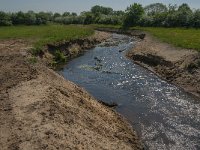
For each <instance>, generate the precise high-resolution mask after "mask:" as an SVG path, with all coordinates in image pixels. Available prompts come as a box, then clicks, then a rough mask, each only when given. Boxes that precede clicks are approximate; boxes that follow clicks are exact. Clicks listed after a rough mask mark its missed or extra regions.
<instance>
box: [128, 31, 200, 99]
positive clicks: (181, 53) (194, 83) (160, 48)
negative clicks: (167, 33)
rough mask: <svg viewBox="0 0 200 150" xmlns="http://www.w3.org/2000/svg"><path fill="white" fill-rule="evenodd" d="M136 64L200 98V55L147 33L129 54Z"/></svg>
mask: <svg viewBox="0 0 200 150" xmlns="http://www.w3.org/2000/svg"><path fill="white" fill-rule="evenodd" d="M127 56H128V57H129V58H131V59H132V60H134V61H135V62H136V63H138V64H140V65H142V66H144V67H146V68H148V69H150V70H151V71H153V72H154V73H156V74H157V75H158V76H160V77H161V78H163V79H165V80H167V81H169V82H170V83H173V84H175V85H177V86H179V87H181V88H183V89H185V90H186V91H187V92H190V93H192V94H194V95H196V96H198V97H200V53H198V52H197V51H195V50H188V49H181V48H175V47H173V46H172V45H170V44H167V43H163V42H160V41H158V40H157V39H155V38H154V37H152V36H151V35H150V34H148V33H146V37H145V39H144V40H141V41H139V42H137V44H136V45H135V47H134V48H133V49H132V50H131V51H130V52H129V53H128V54H127Z"/></svg>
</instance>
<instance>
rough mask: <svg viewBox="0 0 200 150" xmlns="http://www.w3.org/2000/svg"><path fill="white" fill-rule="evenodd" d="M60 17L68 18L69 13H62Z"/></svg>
mask: <svg viewBox="0 0 200 150" xmlns="http://www.w3.org/2000/svg"><path fill="white" fill-rule="evenodd" d="M62 16H63V17H67V16H70V12H64V13H63V14H62Z"/></svg>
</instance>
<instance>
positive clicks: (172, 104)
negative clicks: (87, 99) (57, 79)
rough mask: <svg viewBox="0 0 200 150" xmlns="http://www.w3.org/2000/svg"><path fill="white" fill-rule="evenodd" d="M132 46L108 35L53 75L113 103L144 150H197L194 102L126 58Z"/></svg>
mask: <svg viewBox="0 0 200 150" xmlns="http://www.w3.org/2000/svg"><path fill="white" fill-rule="evenodd" d="M134 43H135V40H134V39H133V38H131V37H129V36H126V35H118V34H113V35H112V38H110V39H108V40H107V41H105V42H103V43H101V44H99V45H97V46H96V47H95V48H93V49H91V50H88V51H87V52H86V53H85V54H84V55H83V56H81V57H79V58H76V59H73V60H72V61H70V62H69V63H68V64H67V65H66V66H65V67H64V68H63V70H61V71H60V72H59V73H60V74H61V75H63V76H64V77H65V78H66V79H67V80H70V81H72V82H74V83H76V84H78V85H79V86H82V87H84V88H85V89H86V90H87V91H88V92H89V93H90V94H92V95H93V96H94V97H95V98H96V99H98V100H101V101H104V102H107V103H110V102H115V103H117V104H118V106H117V107H116V111H117V112H119V113H120V114H122V115H123V116H124V117H125V118H127V120H128V121H129V122H130V124H131V125H132V126H133V128H134V129H135V130H136V132H137V134H138V136H139V137H140V138H141V140H142V142H143V143H144V145H145V147H146V149H150V150H157V149H158V150H200V101H199V100H197V99H196V98H195V97H193V96H192V95H190V94H188V93H186V92H184V91H183V90H182V89H180V88H178V87H176V86H174V85H171V84H168V83H167V82H166V81H163V80H161V79H160V78H159V77H157V76H156V75H154V74H153V73H152V72H150V71H148V70H146V69H144V68H142V67H141V66H138V65H136V64H134V63H133V62H132V61H131V60H129V59H128V58H126V57H125V54H126V52H127V51H128V50H130V49H131V48H133V47H134Z"/></svg>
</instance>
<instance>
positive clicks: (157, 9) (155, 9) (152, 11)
mask: <svg viewBox="0 0 200 150" xmlns="http://www.w3.org/2000/svg"><path fill="white" fill-rule="evenodd" d="M144 10H145V13H146V14H147V15H148V16H154V15H157V14H162V13H166V12H167V10H168V9H167V6H165V5H164V4H162V3H154V4H150V5H147V6H146V7H144Z"/></svg>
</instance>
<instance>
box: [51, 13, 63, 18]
mask: <svg viewBox="0 0 200 150" xmlns="http://www.w3.org/2000/svg"><path fill="white" fill-rule="evenodd" d="M57 17H61V14H59V13H54V14H53V18H54V19H55V18H57Z"/></svg>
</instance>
